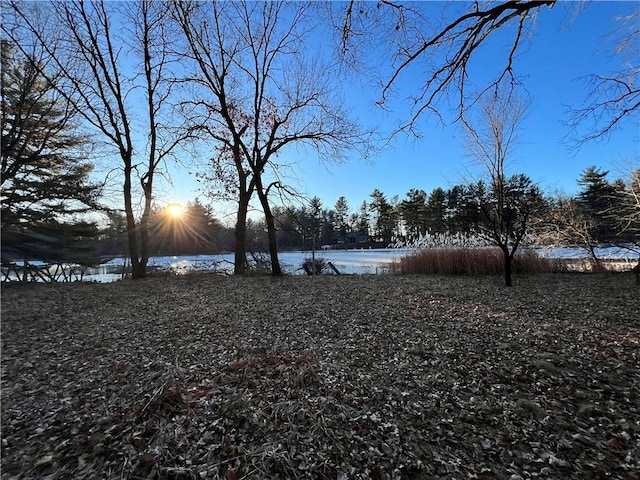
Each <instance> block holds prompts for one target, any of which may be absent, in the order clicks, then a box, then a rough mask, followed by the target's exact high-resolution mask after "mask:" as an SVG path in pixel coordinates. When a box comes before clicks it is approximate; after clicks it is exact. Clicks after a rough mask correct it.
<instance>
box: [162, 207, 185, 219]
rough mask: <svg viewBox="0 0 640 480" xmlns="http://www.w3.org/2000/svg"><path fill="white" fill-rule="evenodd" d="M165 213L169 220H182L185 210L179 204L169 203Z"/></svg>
mask: <svg viewBox="0 0 640 480" xmlns="http://www.w3.org/2000/svg"><path fill="white" fill-rule="evenodd" d="M165 211H166V212H167V215H168V216H169V217H171V218H182V217H183V216H184V213H185V208H184V205H182V204H181V203H170V204H169V205H167V206H166V207H165Z"/></svg>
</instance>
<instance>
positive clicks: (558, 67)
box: [157, 1, 640, 217]
mask: <svg viewBox="0 0 640 480" xmlns="http://www.w3.org/2000/svg"><path fill="white" fill-rule="evenodd" d="M636 5H637V3H636V2H635V1H618V2H591V3H587V4H586V5H583V6H582V7H580V6H579V5H578V4H577V3H576V2H563V3H560V4H558V5H555V6H554V7H553V8H552V9H549V8H544V9H543V10H542V11H541V12H540V15H539V17H538V20H537V24H536V26H535V29H534V30H533V32H532V33H531V36H530V37H529V38H528V39H527V41H525V43H524V44H523V48H522V49H521V50H520V52H519V54H518V58H517V60H516V64H515V73H516V75H518V77H519V78H521V80H522V82H523V84H524V86H525V88H526V90H527V92H528V94H529V96H530V98H531V106H530V108H529V110H528V113H527V116H526V118H525V120H524V122H523V125H522V130H521V141H520V143H519V145H518V147H517V148H516V150H514V152H513V155H512V157H511V160H510V162H509V167H508V173H525V174H527V175H528V176H529V177H531V178H532V179H533V180H534V181H535V182H537V183H539V184H540V185H541V187H542V189H543V190H544V191H546V192H550V193H552V192H558V191H559V192H563V193H565V194H574V193H576V191H577V190H578V188H579V187H578V185H577V183H576V180H577V179H578V177H579V176H580V173H581V172H582V171H584V170H585V169H586V168H587V167H589V166H591V165H595V166H597V167H599V168H601V169H603V170H609V171H610V172H611V173H610V176H611V177H612V178H611V180H614V179H615V178H618V177H619V176H620V175H621V174H620V172H621V169H622V168H623V166H624V165H625V164H628V163H629V162H632V164H633V165H635V166H636V168H638V167H640V131H639V127H638V125H639V123H638V116H639V115H640V112H635V118H634V119H633V120H631V121H630V120H627V121H626V122H625V123H624V124H623V128H620V129H618V130H616V131H614V132H613V134H612V135H611V136H610V137H609V138H607V139H605V140H601V141H594V142H588V143H586V144H583V145H582V146H581V147H580V148H579V149H576V148H575V147H573V146H572V145H571V142H569V141H568V140H567V135H568V133H569V129H568V127H567V126H566V125H565V123H564V122H566V121H567V120H568V119H569V114H568V110H569V107H570V106H573V107H579V106H581V105H582V104H583V102H584V99H585V82H584V77H586V76H587V75H589V74H594V73H609V72H610V71H611V70H612V69H614V68H616V67H617V64H616V63H615V62H618V61H619V59H617V58H612V55H611V53H610V52H611V48H612V41H611V33H612V31H615V29H616V27H617V25H619V22H616V21H615V18H616V17H617V16H620V15H625V14H629V13H631V12H632V11H633V10H634V8H637V7H636ZM441 6H442V4H441V3H440V2H438V4H436V3H433V4H432V5H430V7H431V8H436V7H438V8H440V7H441ZM507 48H508V45H507V43H506V40H505V38H504V37H502V38H501V37H500V36H497V38H496V39H495V40H494V41H493V42H492V43H490V44H489V45H488V46H487V47H486V48H485V49H484V50H483V51H482V52H480V55H481V57H479V58H478V60H477V61H478V62H480V63H482V62H485V63H482V64H483V65H484V64H486V66H487V67H488V70H489V71H490V70H491V68H493V67H496V66H499V65H501V64H502V63H503V62H504V59H505V51H506V49H507ZM635 55H636V57H635V58H636V60H635V62H634V63H635V65H638V59H637V56H640V46H638V50H637V51H636V52H635ZM496 62H498V63H496ZM413 73H415V71H412V75H410V76H407V77H403V78H401V82H399V83H398V89H397V91H396V92H395V96H394V99H395V101H394V103H393V105H392V110H393V111H392V112H385V111H383V110H382V109H380V108H379V107H377V106H376V105H375V102H376V101H377V100H379V99H380V90H379V88H377V87H376V86H375V85H374V84H372V82H368V81H367V80H366V79H361V80H360V81H357V80H356V81H354V82H353V84H351V85H342V87H344V88H345V90H346V99H347V101H348V102H352V103H353V105H352V106H351V108H352V109H353V113H354V116H355V118H357V119H362V121H363V122H367V123H371V122H373V123H375V124H376V125H378V126H379V128H380V130H381V131H383V132H388V131H391V130H393V129H394V127H395V126H396V125H397V122H399V121H403V120H404V121H406V120H407V119H408V118H409V106H408V104H407V102H406V100H405V99H406V98H407V97H408V96H409V95H411V94H412V93H413V94H415V93H416V92H417V91H418V89H419V87H420V85H421V84H420V80H421V78H420V76H419V75H415V74H413ZM383 76H384V75H383ZM446 113H447V112H445V117H446V116H447V115H446ZM418 127H419V129H420V134H421V136H420V138H416V137H413V136H408V135H398V136H396V137H394V138H393V139H392V141H391V142H389V146H388V147H387V148H386V149H384V150H383V151H381V152H379V153H378V154H376V155H375V157H373V158H371V159H368V160H365V159H363V158H361V156H359V155H358V154H355V153H354V154H353V155H351V157H350V158H349V160H348V161H346V162H343V163H341V164H323V163H320V162H319V161H318V160H317V159H315V158H314V157H313V155H304V154H303V155H301V154H300V152H299V151H297V150H291V151H290V152H288V153H285V154H284V155H283V161H286V162H295V166H294V168H293V170H292V176H291V178H290V179H289V181H290V184H291V185H292V186H294V187H295V188H296V189H297V190H298V191H300V192H301V193H303V194H305V195H306V196H308V197H309V198H310V197H313V196H317V197H319V198H320V199H321V200H322V203H323V205H324V207H325V208H333V206H334V204H335V202H336V200H337V199H338V198H339V197H340V196H345V197H346V198H347V200H348V202H349V206H350V209H351V211H352V212H356V211H357V210H358V209H359V206H360V205H361V204H362V202H363V201H365V200H366V201H368V200H369V194H370V193H371V192H372V191H373V190H374V189H379V190H381V191H382V192H383V193H384V194H385V195H386V196H387V197H388V198H389V199H391V198H392V197H393V196H396V195H397V196H398V197H399V198H400V199H402V198H404V197H405V195H406V193H407V192H408V191H409V190H410V189H412V188H416V189H422V190H425V191H426V192H427V193H429V192H430V191H431V190H433V189H434V188H436V187H442V188H445V189H446V188H449V187H452V186H453V185H456V184H459V183H466V181H467V179H468V178H469V175H470V172H471V173H473V172H474V167H473V162H472V161H471V159H469V158H468V157H467V156H466V153H465V148H464V135H463V131H462V129H461V126H460V125H459V124H455V123H451V122H447V123H446V124H442V123H439V121H438V120H437V119H436V118H435V117H434V116H433V115H428V114H427V115H424V116H423V117H421V119H420V121H419V123H418ZM302 157H303V158H302ZM196 170H197V169H196V168H193V167H191V168H189V167H170V172H169V173H170V176H171V178H172V181H173V185H167V186H163V187H161V188H160V189H159V190H158V196H157V200H158V203H160V204H163V203H170V202H182V203H187V202H188V201H191V200H193V199H194V198H195V197H200V198H201V199H203V198H204V192H203V191H202V186H201V185H200V184H198V182H197V181H196V175H195V173H196ZM212 207H213V209H214V212H215V213H217V214H218V215H222V216H224V215H227V216H229V217H231V216H232V215H233V207H232V206H231V205H228V204H226V205H225V204H222V203H212Z"/></svg>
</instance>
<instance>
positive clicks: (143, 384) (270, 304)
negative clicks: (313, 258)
mask: <svg viewBox="0 0 640 480" xmlns="http://www.w3.org/2000/svg"><path fill="white" fill-rule="evenodd" d="M515 283H516V286H514V287H513V288H510V289H505V288H504V287H502V286H501V282H500V279H499V278H495V277H478V278H447V277H429V276H393V275H381V276H339V277H337V276H333V277H330V276H325V277H316V278H312V277H299V276H297V277H284V278H270V277H243V278H237V277H220V276H214V275H204V274H199V275H187V276H184V277H180V278H178V277H157V278H150V279H146V280H143V281H136V282H133V281H125V282H118V283H114V284H58V285H36V286H29V287H14V286H4V287H3V290H2V385H1V386H2V479H31V478H38V479H49V480H52V479H93V478H96V479H99V478H103V479H167V480H169V479H174V480H181V479H225V480H239V479H241V478H247V479H270V478H273V479H276V478H281V479H288V478H290V479H297V478H319V479H331V480H346V479H368V478H371V479H396V478H398V479H399V478H403V479H404V478H406V479H439V478H442V479H444V478H447V479H452V478H453V479H469V478H500V479H511V480H517V479H527V478H559V479H560V478H575V479H590V478H591V479H600V478H619V479H627V478H628V479H638V478H640V395H639V394H640V289H639V288H638V287H637V286H635V285H634V284H633V277H632V276H630V275H629V274H592V275H587V274H564V275H543V276H531V277H518V278H516V282H515Z"/></svg>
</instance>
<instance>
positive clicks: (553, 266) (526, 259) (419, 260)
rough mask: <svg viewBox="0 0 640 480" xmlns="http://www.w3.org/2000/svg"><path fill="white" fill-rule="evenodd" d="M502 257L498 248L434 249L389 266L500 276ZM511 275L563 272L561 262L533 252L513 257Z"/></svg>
mask: <svg viewBox="0 0 640 480" xmlns="http://www.w3.org/2000/svg"><path fill="white" fill-rule="evenodd" d="M503 271H504V257H503V254H502V251H501V250H500V249H498V248H444V249H440V248H435V249H426V250H421V251H419V252H417V253H414V254H412V255H408V256H406V257H403V258H401V259H400V261H398V262H394V263H393V264H392V265H391V272H392V273H401V274H411V273H422V274H434V275H500V274H502V273H503ZM512 271H513V273H551V272H559V271H566V267H565V266H564V263H563V262H562V261H561V260H558V259H551V258H546V257H542V256H540V255H538V254H537V253H536V252H535V251H532V250H523V251H522V253H518V254H516V256H515V258H514V259H513V263H512Z"/></svg>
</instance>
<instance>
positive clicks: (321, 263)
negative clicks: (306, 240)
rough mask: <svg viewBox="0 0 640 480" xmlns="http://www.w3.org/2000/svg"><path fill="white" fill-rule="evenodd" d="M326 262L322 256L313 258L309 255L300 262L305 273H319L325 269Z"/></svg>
mask: <svg viewBox="0 0 640 480" xmlns="http://www.w3.org/2000/svg"><path fill="white" fill-rule="evenodd" d="M327 266H328V265H327V262H326V261H325V259H324V258H318V257H316V258H315V263H314V259H313V258H311V257H308V258H305V259H304V261H303V262H302V269H303V270H304V271H305V272H306V273H307V275H320V274H321V273H323V272H324V271H325V270H326V269H327Z"/></svg>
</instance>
